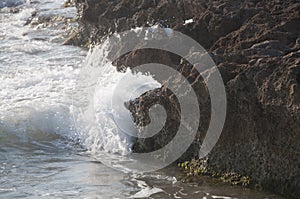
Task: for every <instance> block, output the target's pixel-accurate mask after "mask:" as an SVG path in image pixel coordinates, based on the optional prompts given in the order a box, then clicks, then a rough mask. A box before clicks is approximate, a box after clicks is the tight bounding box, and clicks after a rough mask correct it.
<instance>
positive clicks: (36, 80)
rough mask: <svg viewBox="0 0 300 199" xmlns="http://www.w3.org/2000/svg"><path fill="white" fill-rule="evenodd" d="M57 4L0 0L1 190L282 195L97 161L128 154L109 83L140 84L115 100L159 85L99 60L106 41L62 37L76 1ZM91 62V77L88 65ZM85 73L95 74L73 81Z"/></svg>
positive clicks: (9, 193)
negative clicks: (83, 43)
mask: <svg viewBox="0 0 300 199" xmlns="http://www.w3.org/2000/svg"><path fill="white" fill-rule="evenodd" d="M62 4H63V1H62V0H48V1H29V0H27V1H25V0H1V2H0V82H1V84H0V102H1V103H0V110H1V112H0V198H41V197H44V198H189V199H191V198H203V199H205V198H281V197H279V196H275V195H272V194H268V193H264V192H257V191H250V190H244V189H242V188H240V187H231V186H229V185H225V184H222V183H219V182H216V181H215V180H213V179H210V178H203V180H201V181H200V182H199V183H197V184H195V183H182V182H180V181H178V176H179V175H180V174H179V172H178V170H177V169H176V168H174V167H172V166H171V167H169V168H168V169H163V170H161V171H156V172H152V173H146V174H138V173H132V172H128V171H127V172H124V171H120V170H115V169H112V168H110V167H108V166H105V165H104V164H102V163H101V161H103V160H104V159H105V158H106V157H108V156H111V157H114V158H115V159H116V160H118V159H121V158H122V157H123V156H126V155H127V154H129V153H130V152H131V151H130V147H131V145H132V142H133V141H132V140H131V139H130V138H129V137H127V136H126V135H124V134H123V133H122V131H121V130H120V129H119V128H118V127H117V126H116V125H115V123H114V121H113V119H112V115H113V114H119V115H120V114H121V115H122V114H123V112H124V111H126V110H124V109H118V108H114V107H111V98H112V95H113V94H114V93H113V90H114V88H115V87H116V85H117V83H118V82H119V81H120V79H122V78H123V77H124V76H125V74H127V75H128V74H129V78H130V80H131V81H128V82H129V83H128V85H124V88H132V87H133V86H134V85H145V86H143V87H140V88H139V89H137V90H136V92H135V93H134V94H131V95H128V96H127V93H126V92H125V91H126V89H124V93H122V92H121V91H120V92H121V93H119V94H120V95H121V96H123V98H122V99H124V98H125V99H132V98H134V97H137V96H139V95H140V94H141V93H143V92H145V91H147V90H149V89H152V88H156V87H159V86H160V84H159V83H157V82H156V81H155V80H153V78H152V77H151V76H146V75H141V74H131V71H129V70H128V71H126V73H118V72H116V70H115V68H114V67H113V66H112V65H111V63H110V62H109V61H107V60H106V59H105V54H106V53H107V52H106V45H107V44H102V45H100V46H98V47H96V48H94V49H91V50H89V51H87V50H85V49H81V48H79V47H75V46H64V45H61V43H62V42H63V41H64V39H65V36H66V32H69V31H70V29H72V28H75V27H76V26H77V24H76V23H75V22H74V18H75V17H76V9H75V8H72V7H71V8H62ZM30 21H31V25H30V23H29V22H30ZM66 22H68V23H66ZM94 65H97V66H100V67H98V73H97V78H95V77H94V76H93V73H89V70H88V69H89V68H90V67H92V66H94ZM86 75H87V76H88V79H96V80H97V81H96V82H93V81H92V82H91V81H87V82H85V81H82V77H85V76H86ZM91 83H92V84H96V87H91V85H89V84H91ZM90 87H91V88H93V90H92V93H93V95H92V96H90V95H89V91H87V89H86V88H90ZM95 88H96V89H95ZM91 107H92V108H91ZM124 121H125V122H126V124H128V128H129V129H130V128H131V129H132V130H133V131H134V126H133V123H132V122H130V119H128V118H124ZM104 154H105V155H104ZM121 166H122V165H121Z"/></svg>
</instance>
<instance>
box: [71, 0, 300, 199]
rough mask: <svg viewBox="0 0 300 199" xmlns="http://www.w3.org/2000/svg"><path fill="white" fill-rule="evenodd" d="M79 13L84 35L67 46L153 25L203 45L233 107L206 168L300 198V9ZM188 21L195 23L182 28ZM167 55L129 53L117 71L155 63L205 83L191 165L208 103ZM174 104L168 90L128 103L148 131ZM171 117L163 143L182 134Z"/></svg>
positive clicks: (209, 6) (148, 4)
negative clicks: (159, 108) (163, 108)
mask: <svg viewBox="0 0 300 199" xmlns="http://www.w3.org/2000/svg"><path fill="white" fill-rule="evenodd" d="M76 6H77V8H78V14H79V24H80V28H79V32H78V34H77V35H75V36H74V37H73V38H71V39H70V40H69V41H70V42H69V43H73V44H77V45H86V44H94V43H99V42H100V41H101V39H102V38H103V36H105V35H107V34H110V33H112V32H115V31H123V30H128V29H131V28H133V27H138V26H150V25H153V24H159V25H161V26H164V27H170V28H172V29H174V30H177V31H180V32H182V33H184V34H186V35H188V36H190V37H192V38H193V39H195V40H196V41H197V42H199V43H200V44H201V45H202V46H203V47H204V48H205V49H206V50H207V51H208V52H210V53H211V55H212V57H213V59H214V61H215V63H216V64H217V65H218V68H219V70H220V72H221V74H222V78H223V81H224V84H225V86H226V92H227V100H228V101H227V102H228V104H227V118H226V122H225V126H224V129H223V132H222V135H221V137H220V139H219V141H218V143H217V145H216V146H215V147H214V149H213V151H212V152H211V153H210V154H209V156H208V164H209V165H210V166H211V167H212V168H214V169H215V170H216V171H220V172H222V171H234V172H237V173H241V174H243V175H248V176H250V177H251V178H252V179H254V180H255V181H256V182H258V183H260V184H261V185H262V186H263V187H265V188H267V189H270V190H272V191H274V192H276V193H279V194H283V195H286V196H288V197H291V198H297V197H299V195H300V189H299V187H300V145H299V143H300V2H299V1H297V0H294V1H293V0H287V1H278V0H271V1H257V0H247V1H229V0H222V1H215V0H211V1H198V0H187V1H179V0H155V1H150V0H149V1H148V0H133V1H129V0H120V1H109V0H102V1H98V0H77V1H76ZM188 19H193V20H192V21H190V22H191V23H185V20H188ZM146 54H147V55H146ZM151 55H152V56H151ZM163 55H164V54H162V53H160V52H155V51H152V52H149V51H148V52H143V51H138V52H132V53H129V54H128V55H126V56H125V57H123V58H122V59H120V60H117V61H116V63H115V65H116V66H117V67H118V69H120V66H122V65H125V66H127V67H134V66H135V65H138V64H141V63H148V62H151V61H153V57H154V58H156V59H158V60H162V62H163V63H165V64H168V65H171V66H172V67H173V68H175V69H177V70H178V71H181V72H182V73H183V74H184V75H185V76H187V77H188V76H190V80H189V81H190V82H191V83H193V82H194V81H198V83H200V84H198V86H194V88H195V89H196V90H197V89H200V90H201V91H203V92H202V94H201V95H199V96H198V98H199V101H201V103H200V110H201V114H202V110H204V113H207V115H206V116H203V118H201V121H203V122H202V123H201V124H200V127H199V129H198V130H199V136H198V137H197V139H196V140H195V143H194V145H193V146H195V147H192V148H194V149H191V150H189V152H188V153H187V155H186V156H185V157H184V158H193V156H194V155H195V154H196V153H193V151H196V150H195V149H197V147H198V146H199V144H201V140H202V138H201V136H200V134H201V132H205V130H206V129H207V121H208V120H209V117H210V115H209V114H210V111H209V105H207V104H209V97H207V93H205V88H203V83H201V80H199V79H197V78H195V77H197V74H196V75H195V76H193V75H192V76H191V74H192V67H191V66H190V65H189V64H188V63H186V62H185V61H184V60H181V59H180V58H176V57H174V56H173V55H170V54H166V56H165V57H164V58H161V57H163ZM199 85H200V86H199ZM203 93H204V94H203ZM159 96H164V98H168V97H169V99H168V100H166V99H160V97H159ZM170 96H171V94H168V92H166V91H164V89H163V88H161V89H156V90H153V91H149V92H147V93H145V94H144V95H142V96H141V97H139V98H137V99H135V100H134V101H131V102H129V103H128V108H129V110H130V111H131V112H133V113H134V115H135V119H136V121H137V123H139V124H143V123H147V116H145V113H143V112H144V111H146V109H147V108H149V107H150V106H151V105H152V104H154V103H155V102H161V103H162V104H173V105H174V107H176V103H177V102H176V100H175V99H173V98H172V97H170ZM141 101H143V104H144V105H143V106H142V107H140V106H141V105H140V104H141V103H140V102H141ZM205 107H206V108H205ZM207 107H208V108H207ZM141 110H142V111H141ZM170 114H171V115H173V118H170V120H169V123H168V125H166V126H165V128H164V132H162V134H161V136H163V138H165V137H167V138H171V137H172V136H174V135H173V134H174V130H175V129H176V126H177V122H178V118H177V115H178V114H179V112H178V110H177V109H176V108H175V109H174V112H171V113H170ZM202 115H203V114H202ZM204 115H205V114H204ZM176 118H177V119H176ZM172 122H173V124H172ZM161 139H162V137H159V136H158V137H157V138H154V139H152V140H137V142H136V145H135V146H134V150H136V151H147V150H153V146H156V147H160V146H162V145H163V144H165V143H164V142H161V141H160V140H161ZM154 148H155V147H154Z"/></svg>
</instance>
